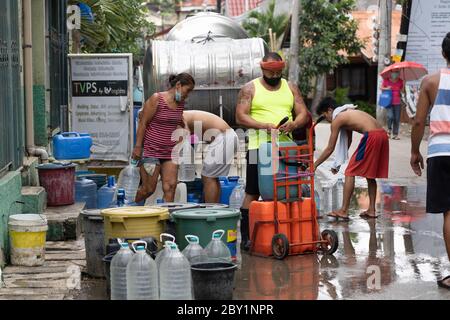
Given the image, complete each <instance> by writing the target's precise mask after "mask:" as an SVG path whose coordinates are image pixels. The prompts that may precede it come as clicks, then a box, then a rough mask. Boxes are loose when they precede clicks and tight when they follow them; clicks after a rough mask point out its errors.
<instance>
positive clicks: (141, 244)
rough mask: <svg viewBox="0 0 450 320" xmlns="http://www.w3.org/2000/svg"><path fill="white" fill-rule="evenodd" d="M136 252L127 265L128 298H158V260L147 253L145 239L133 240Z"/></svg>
mask: <svg viewBox="0 0 450 320" xmlns="http://www.w3.org/2000/svg"><path fill="white" fill-rule="evenodd" d="M133 248H134V249H135V251H136V253H135V254H134V256H133V258H131V260H130V262H129V263H128V266H127V297H128V300H158V298H159V296H158V292H159V290H158V271H157V268H156V262H155V261H154V260H153V259H152V257H150V255H149V254H147V251H146V250H147V243H146V242H145V241H136V242H133Z"/></svg>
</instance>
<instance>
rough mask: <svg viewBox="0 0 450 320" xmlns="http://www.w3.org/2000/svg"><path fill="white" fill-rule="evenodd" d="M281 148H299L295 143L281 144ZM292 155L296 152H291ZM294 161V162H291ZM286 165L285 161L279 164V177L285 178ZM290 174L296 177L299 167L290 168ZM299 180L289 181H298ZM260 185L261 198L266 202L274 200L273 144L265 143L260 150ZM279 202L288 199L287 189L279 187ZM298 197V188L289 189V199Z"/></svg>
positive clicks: (291, 187)
mask: <svg viewBox="0 0 450 320" xmlns="http://www.w3.org/2000/svg"><path fill="white" fill-rule="evenodd" d="M279 146H280V147H291V146H294V147H295V146H297V145H296V144H295V142H291V141H287V142H280V143H279ZM283 155H284V154H283ZM290 155H292V156H295V155H296V151H295V150H292V151H290ZM290 161H292V160H290ZM285 170H286V165H285V163H284V162H283V161H279V164H278V176H279V177H284V176H285ZM288 173H289V174H290V175H295V174H296V173H297V167H293V166H289V167H288ZM296 180H297V179H289V180H288V181H296ZM258 185H259V191H260V193H261V197H262V198H263V200H264V201H271V200H273V197H274V196H273V161H272V144H271V143H263V144H261V146H260V148H259V150H258ZM277 196H278V200H284V199H286V187H279V188H278V190H277ZM297 197H298V186H290V187H289V198H297Z"/></svg>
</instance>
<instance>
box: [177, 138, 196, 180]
mask: <svg viewBox="0 0 450 320" xmlns="http://www.w3.org/2000/svg"><path fill="white" fill-rule="evenodd" d="M193 153H194V152H193V149H192V147H191V144H190V143H189V139H186V138H185V139H184V141H183V145H182V147H181V152H180V166H179V170H178V180H179V181H194V180H195V163H194V161H193V158H194V157H193V156H192V155H193Z"/></svg>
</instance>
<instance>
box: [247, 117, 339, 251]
mask: <svg viewBox="0 0 450 320" xmlns="http://www.w3.org/2000/svg"><path fill="white" fill-rule="evenodd" d="M315 125H316V124H314V123H311V125H310V126H309V128H308V129H307V130H308V135H307V140H306V144H303V145H297V146H285V147H283V146H278V145H277V140H278V139H277V137H278V130H272V135H271V136H272V139H271V140H272V141H271V148H272V161H276V162H275V163H279V162H281V161H282V162H284V164H285V169H284V172H280V170H279V169H278V166H277V165H272V168H273V189H274V190H273V192H274V199H273V202H274V214H273V217H274V219H273V221H256V222H255V223H254V226H253V233H252V235H251V247H250V250H249V252H250V254H256V255H260V254H258V253H257V252H254V251H255V250H254V249H255V243H256V242H255V241H257V238H258V231H259V230H260V229H261V227H262V226H263V225H267V224H273V225H274V230H275V232H274V234H273V237H272V255H273V256H274V257H275V258H276V259H279V260H281V259H284V258H285V257H286V256H288V255H296V254H302V253H305V251H307V252H313V253H315V252H322V253H323V254H329V255H331V254H333V253H334V252H335V251H336V250H337V248H338V245H339V244H338V237H337V234H336V232H335V231H333V230H323V231H322V232H321V233H320V231H319V224H318V221H317V209H316V203H315V197H314V128H315ZM273 163H274V162H273ZM289 167H295V168H296V170H295V171H296V173H293V172H292V169H291V170H289ZM302 185H307V186H309V190H310V199H308V202H306V201H305V200H306V199H305V198H304V197H303V196H302V190H303V188H302ZM292 187H294V188H295V187H296V188H297V190H298V195H297V197H290V193H291V192H290V189H291V188H292ZM279 188H284V190H285V193H284V194H285V199H280V200H279V197H278V194H279ZM303 201H305V203H304V204H306V205H310V208H308V212H310V213H311V214H308V215H307V217H304V215H303V214H302V213H301V212H300V214H298V212H296V213H297V214H294V210H293V208H294V206H295V208H296V209H295V210H300V211H302V210H304V209H305V208H304V206H303V205H302V202H303ZM281 206H283V208H281ZM281 209H283V210H284V211H283V215H284V218H280V211H282V210H281ZM305 226H307V227H308V226H311V227H312V230H308V233H309V231H310V232H311V233H310V235H311V234H312V237H308V239H307V240H304V238H305V237H304V235H305V232H304V231H305V228H304V227H305ZM280 229H283V230H287V229H288V230H293V229H294V232H296V234H297V235H299V239H297V241H295V242H293V241H292V240H291V241H290V239H289V238H288V236H287V235H286V234H284V233H281V232H280ZM291 234H292V232H291ZM297 238H298V237H297ZM299 247H300V248H299ZM302 247H303V248H308V249H307V250H303V249H302Z"/></svg>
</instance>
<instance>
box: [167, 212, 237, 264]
mask: <svg viewBox="0 0 450 320" xmlns="http://www.w3.org/2000/svg"><path fill="white" fill-rule="evenodd" d="M240 219H241V212H240V211H239V210H237V209H228V208H224V209H201V208H197V209H188V210H178V211H175V212H172V214H171V220H173V221H174V222H175V232H176V239H177V241H176V242H177V244H178V247H179V248H180V250H183V249H184V248H185V247H186V246H187V245H188V242H187V241H186V239H185V237H184V236H185V235H188V234H192V235H196V236H198V237H199V238H200V245H201V246H202V247H203V248H205V247H206V246H207V245H208V243H209V242H210V241H211V239H212V233H213V232H214V231H216V230H219V229H223V230H225V234H224V236H223V237H222V241H223V242H224V243H225V244H226V245H227V246H228V248H229V249H230V253H231V257H232V258H233V257H236V249H237V247H236V243H237V223H238V221H239V220H240Z"/></svg>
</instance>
